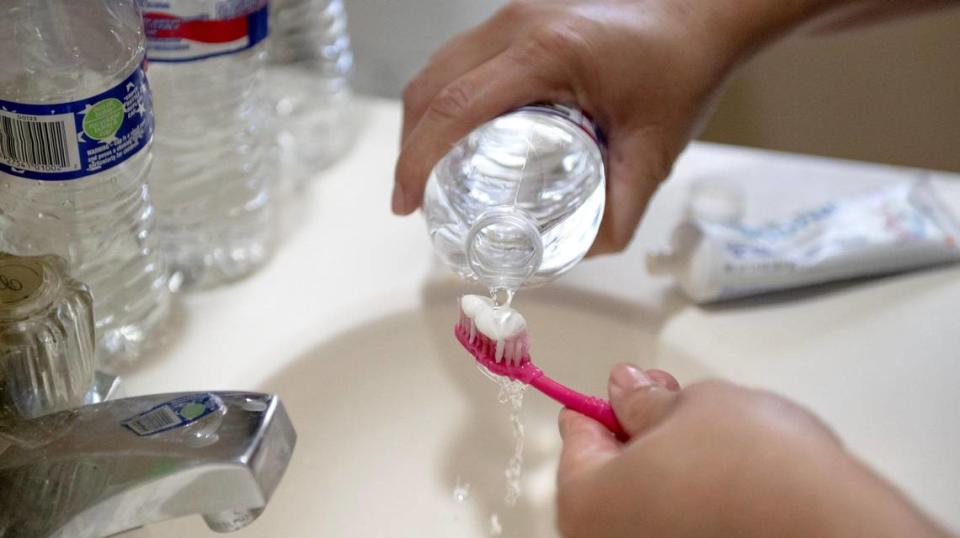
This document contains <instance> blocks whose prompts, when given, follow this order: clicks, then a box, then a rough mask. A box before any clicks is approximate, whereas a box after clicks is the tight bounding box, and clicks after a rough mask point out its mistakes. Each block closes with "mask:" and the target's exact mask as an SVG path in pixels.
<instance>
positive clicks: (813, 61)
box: [345, 0, 960, 171]
mask: <svg viewBox="0 0 960 538" xmlns="http://www.w3.org/2000/svg"><path fill="white" fill-rule="evenodd" d="M506 1H507V0H345V3H346V6H347V11H348V14H349V16H350V28H351V32H352V34H353V43H354V48H355V52H356V58H357V69H356V76H355V83H356V86H357V88H358V90H359V91H360V92H361V93H369V94H374V95H382V96H387V97H399V96H400V91H401V90H402V88H403V85H404V83H405V82H406V81H407V80H408V79H409V78H410V77H411V76H412V75H413V74H414V73H416V71H417V70H418V69H419V68H420V67H421V66H422V65H423V64H424V62H426V59H427V57H428V56H429V55H430V53H431V52H432V51H433V50H434V49H436V48H437V47H439V46H440V44H441V43H443V42H444V41H446V40H447V39H448V38H449V37H450V36H452V35H454V34H455V33H457V32H459V31H461V30H463V29H466V28H469V27H471V26H473V25H475V24H477V23H479V22H480V21H482V20H484V19H485V18H486V17H488V16H489V15H490V14H491V13H493V11H495V10H496V9H497V8H498V7H500V6H501V5H503V4H504V3H506ZM704 137H705V138H707V139H709V140H715V141H721V142H728V143H733V144H745V145H753V146H760V147H767V148H775V149H783V150H789V151H799V152H806V153H819V154H823V155H833V156H839V157H847V158H852V159H861V160H870V161H881V162H888V163H895V164H902V165H908V166H921V167H927V168H938V169H945V170H954V171H960V9H954V10H953V11H952V12H941V13H936V14H931V15H927V16H923V17H916V18H914V19H910V20H905V21H898V22H894V23H888V24H884V25H879V26H875V27H870V28H866V29H860V30H856V31H852V32H848V33H845V34H840V35H832V36H818V37H815V38H811V37H801V36H797V37H794V38H791V39H788V40H786V41H784V42H783V43H780V44H778V45H777V46H775V47H773V48H772V49H770V50H768V51H766V52H764V53H763V54H761V55H760V56H759V57H757V58H756V59H755V60H754V61H753V62H752V63H750V64H748V65H747V66H746V68H745V69H744V70H743V71H742V72H741V74H740V76H739V77H737V78H736V79H735V80H734V81H733V82H732V83H731V85H730V87H729V88H728V90H727V92H726V93H725V94H724V97H723V98H722V99H721V102H720V105H719V108H718V109H717V112H716V115H715V116H714V119H713V121H712V122H711V123H710V124H709V126H708V129H707V131H706V132H705V134H704Z"/></svg>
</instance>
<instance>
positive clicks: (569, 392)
mask: <svg viewBox="0 0 960 538" xmlns="http://www.w3.org/2000/svg"><path fill="white" fill-rule="evenodd" d="M530 384H531V385H533V387H534V388H536V389H537V390H539V391H540V392H542V393H543V394H545V395H546V396H549V397H550V398H553V399H554V400H556V401H557V402H559V403H560V404H561V405H563V406H564V407H566V408H568V409H573V410H574V411H576V412H577V413H580V414H581V415H586V416H588V417H590V418H592V419H594V420H596V421H597V422H599V423H600V424H603V425H604V426H606V427H607V429H608V430H610V431H611V432H613V434H614V435H616V436H617V439H619V440H621V441H627V440H628V439H630V436H629V435H627V432H625V431H624V430H623V426H621V425H620V421H619V420H617V416H616V415H615V414H614V413H613V407H611V406H610V402H608V401H606V400H604V399H602V398H597V397H595V396H587V395H586V394H581V393H579V392H577V391H575V390H573V389H571V388H570V387H567V386H566V385H563V384H562V383H558V382H556V381H554V380H553V379H550V378H549V377H547V375H546V374H544V375H540V376H537V377H535V378H533V379H532V380H530Z"/></svg>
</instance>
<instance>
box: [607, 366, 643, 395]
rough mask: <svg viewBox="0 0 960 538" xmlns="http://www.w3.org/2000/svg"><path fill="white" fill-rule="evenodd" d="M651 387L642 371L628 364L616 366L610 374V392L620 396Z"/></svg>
mask: <svg viewBox="0 0 960 538" xmlns="http://www.w3.org/2000/svg"><path fill="white" fill-rule="evenodd" d="M652 385H653V381H652V380H651V379H650V378H649V377H647V374H645V373H643V370H641V369H639V368H637V367H636V366H633V365H630V364H618V365H617V366H615V367H614V368H613V371H612V372H610V391H611V392H612V393H616V394H621V393H623V392H626V391H631V390H637V389H640V388H644V387H649V386H652Z"/></svg>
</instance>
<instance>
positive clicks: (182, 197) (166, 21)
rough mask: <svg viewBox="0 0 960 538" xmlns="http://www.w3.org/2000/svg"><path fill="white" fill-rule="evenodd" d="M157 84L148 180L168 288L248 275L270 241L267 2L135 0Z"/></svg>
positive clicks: (265, 253)
mask: <svg viewBox="0 0 960 538" xmlns="http://www.w3.org/2000/svg"><path fill="white" fill-rule="evenodd" d="M140 1H141V3H142V4H143V7H144V23H145V27H146V32H147V58H148V59H149V60H150V72H149V78H150V85H151V87H152V89H153V98H154V108H155V111H156V121H157V136H156V141H155V142H154V155H155V157H156V159H157V166H155V167H154V169H153V172H152V173H151V175H150V186H151V189H152V191H153V193H154V202H155V204H156V206H157V212H158V220H159V232H160V240H161V244H162V248H163V250H164V252H165V254H166V255H167V259H168V260H169V263H170V265H171V273H172V275H173V276H172V278H173V282H174V285H182V286H183V287H185V288H193V289H199V288H209V287H213V286H216V285H219V284H222V283H224V282H228V281H231V280H235V279H238V278H241V277H243V276H246V275H248V274H250V273H251V272H253V271H254V270H256V269H257V268H259V267H260V266H261V265H262V264H263V263H264V262H265V261H266V259H267V257H268V255H269V250H270V243H271V241H270V240H271V235H272V228H271V206H272V204H271V193H270V176H271V174H272V173H273V171H272V170H271V166H270V163H269V154H270V151H269V145H270V144H271V140H270V135H269V134H268V130H267V129H266V119H267V117H266V116H267V113H268V107H269V103H268V101H267V98H266V95H265V94H264V84H263V77H264V73H263V71H264V65H265V62H266V54H267V53H266V48H265V46H266V42H265V40H266V37H267V33H268V30H267V19H268V13H267V9H268V7H267V3H266V1H265V0H167V1H164V2H154V1H151V0H140Z"/></svg>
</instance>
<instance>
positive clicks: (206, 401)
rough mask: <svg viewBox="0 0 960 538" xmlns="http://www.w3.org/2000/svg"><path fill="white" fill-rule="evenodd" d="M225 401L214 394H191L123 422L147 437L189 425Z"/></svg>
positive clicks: (126, 426) (128, 427)
mask: <svg viewBox="0 0 960 538" xmlns="http://www.w3.org/2000/svg"><path fill="white" fill-rule="evenodd" d="M221 407H223V402H222V401H221V400H220V398H218V397H217V396H216V395H214V394H209V393H207V394H191V395H188V396H181V397H180V398H176V399H174V400H170V401H169V402H166V403H162V404H160V405H158V406H156V407H154V408H152V409H150V410H148V411H145V412H143V413H140V414H139V415H136V416H133V417H130V418H128V419H126V420H124V421H123V422H122V423H121V424H123V426H124V427H125V428H127V429H128V430H130V431H132V432H133V433H135V434H137V435H139V436H141V437H145V436H148V435H155V434H158V433H162V432H165V431H170V430H174V429H177V428H182V427H184V426H189V425H190V424H193V423H194V422H196V421H198V420H200V419H202V418H203V417H205V416H207V415H209V414H211V413H213V412H215V411H219V410H220V408H221Z"/></svg>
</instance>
